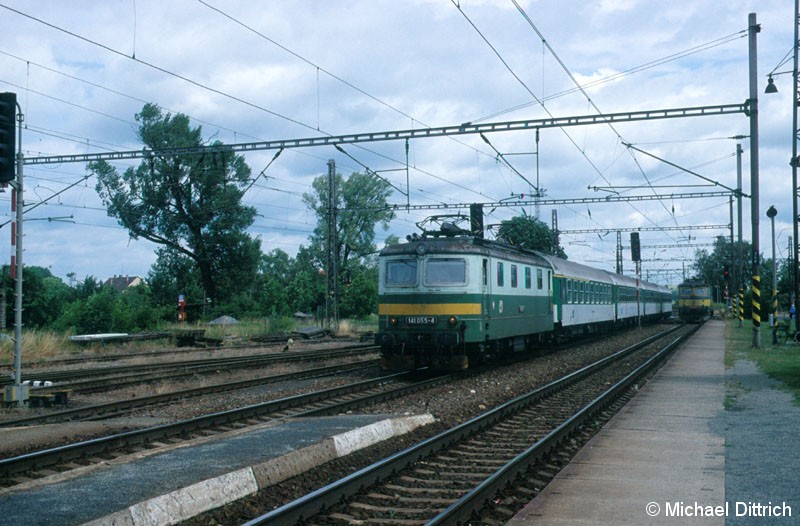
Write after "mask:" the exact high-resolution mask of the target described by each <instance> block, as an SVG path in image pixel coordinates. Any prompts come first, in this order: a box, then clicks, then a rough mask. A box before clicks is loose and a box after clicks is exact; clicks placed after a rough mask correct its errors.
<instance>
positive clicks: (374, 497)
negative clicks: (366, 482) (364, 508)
mask: <svg viewBox="0 0 800 526" xmlns="http://www.w3.org/2000/svg"><path fill="white" fill-rule="evenodd" d="M364 499H365V500H368V501H372V502H376V503H382V505H383V506H386V505H387V504H397V503H399V504H434V505H438V506H442V507H444V508H447V506H449V505H451V504H452V503H454V502H455V501H457V500H458V499H456V498H441V497H401V496H399V495H396V494H395V495H386V494H384V493H369V494H367V495H365V496H364Z"/></svg>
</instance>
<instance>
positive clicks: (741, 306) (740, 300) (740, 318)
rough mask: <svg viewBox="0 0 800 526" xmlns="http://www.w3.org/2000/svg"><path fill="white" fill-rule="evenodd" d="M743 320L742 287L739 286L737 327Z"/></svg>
mask: <svg viewBox="0 0 800 526" xmlns="http://www.w3.org/2000/svg"><path fill="white" fill-rule="evenodd" d="M742 321H744V289H742V288H741V287H739V327H741V326H742Z"/></svg>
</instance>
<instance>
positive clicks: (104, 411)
mask: <svg viewBox="0 0 800 526" xmlns="http://www.w3.org/2000/svg"><path fill="white" fill-rule="evenodd" d="M379 363H380V360H378V359H372V360H363V361H361V362H355V363H352V364H348V365H330V366H327V367H316V368H314V369H306V370H303V371H297V372H293V373H285V374H278V375H271V376H262V377H260V378H254V379H251V380H241V381H238V382H225V383H220V384H214V385H207V386H203V387H195V388H192V389H182V390H179V391H172V392H169V393H163V394H157V395H151V396H139V397H136V398H133V399H127V400H119V401H115V402H107V403H104V404H94V405H89V406H85V407H77V408H74V409H66V410H63V411H54V412H48V413H46V414H42V415H36V416H30V417H26V418H18V419H15V420H5V421H2V422H0V427H18V426H29V425H40V424H53V423H57V422H79V421H87V420H101V419H108V418H115V417H119V416H122V415H125V414H127V413H130V412H131V411H134V410H137V409H142V408H145V407H153V406H158V405H164V404H167V403H170V402H175V401H177V400H185V399H187V398H192V397H196V396H206V395H210V394H215V393H223V392H227V391H235V390H237V389H247V388H249V387H254V386H259V385H265V384H271V383H278V382H286V381H290V380H300V379H308V378H318V377H322V376H331V375H335V374H344V373H352V372H357V371H363V370H370V369H375V368H376V367H377V366H378V364H379Z"/></svg>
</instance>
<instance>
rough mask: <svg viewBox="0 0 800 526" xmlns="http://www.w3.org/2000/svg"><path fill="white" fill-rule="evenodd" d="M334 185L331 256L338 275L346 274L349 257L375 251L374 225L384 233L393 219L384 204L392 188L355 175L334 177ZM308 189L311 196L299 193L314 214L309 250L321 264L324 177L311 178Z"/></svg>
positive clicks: (324, 228) (325, 211)
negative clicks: (314, 223)
mask: <svg viewBox="0 0 800 526" xmlns="http://www.w3.org/2000/svg"><path fill="white" fill-rule="evenodd" d="M334 186H335V200H334V203H333V205H334V207H335V208H336V247H335V254H336V258H337V265H338V268H339V272H340V274H342V273H346V272H347V268H348V263H349V262H350V260H351V258H354V259H359V258H362V257H364V256H367V255H369V254H372V253H373V252H375V227H376V225H378V224H380V225H381V226H382V227H383V229H384V230H386V229H388V228H389V221H390V220H391V219H392V218H393V217H394V212H392V211H391V210H390V209H389V207H388V206H387V204H386V199H387V198H388V197H389V195H391V193H392V189H391V187H390V186H389V183H387V182H386V181H384V180H382V179H379V178H377V177H375V176H373V175H370V174H362V173H359V172H354V173H353V174H352V175H350V177H348V178H347V179H344V177H342V175H341V174H336V176H335V178H334ZM312 187H313V188H314V193H305V194H303V202H305V203H306V205H307V206H308V207H309V208H311V209H312V210H313V211H314V213H315V214H316V215H317V226H316V228H315V229H314V234H313V235H312V236H311V247H310V248H311V250H312V251H313V253H314V255H315V257H316V258H317V259H318V261H319V262H320V263H321V264H324V263H325V260H326V257H325V254H326V252H327V242H328V208H329V205H328V176H327V175H321V176H319V177H317V178H316V179H314V182H313V183H312Z"/></svg>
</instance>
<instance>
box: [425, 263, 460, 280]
mask: <svg viewBox="0 0 800 526" xmlns="http://www.w3.org/2000/svg"><path fill="white" fill-rule="evenodd" d="M466 283H467V262H466V260H464V259H457V258H436V259H429V260H428V261H427V262H426V263H425V285H466Z"/></svg>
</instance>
